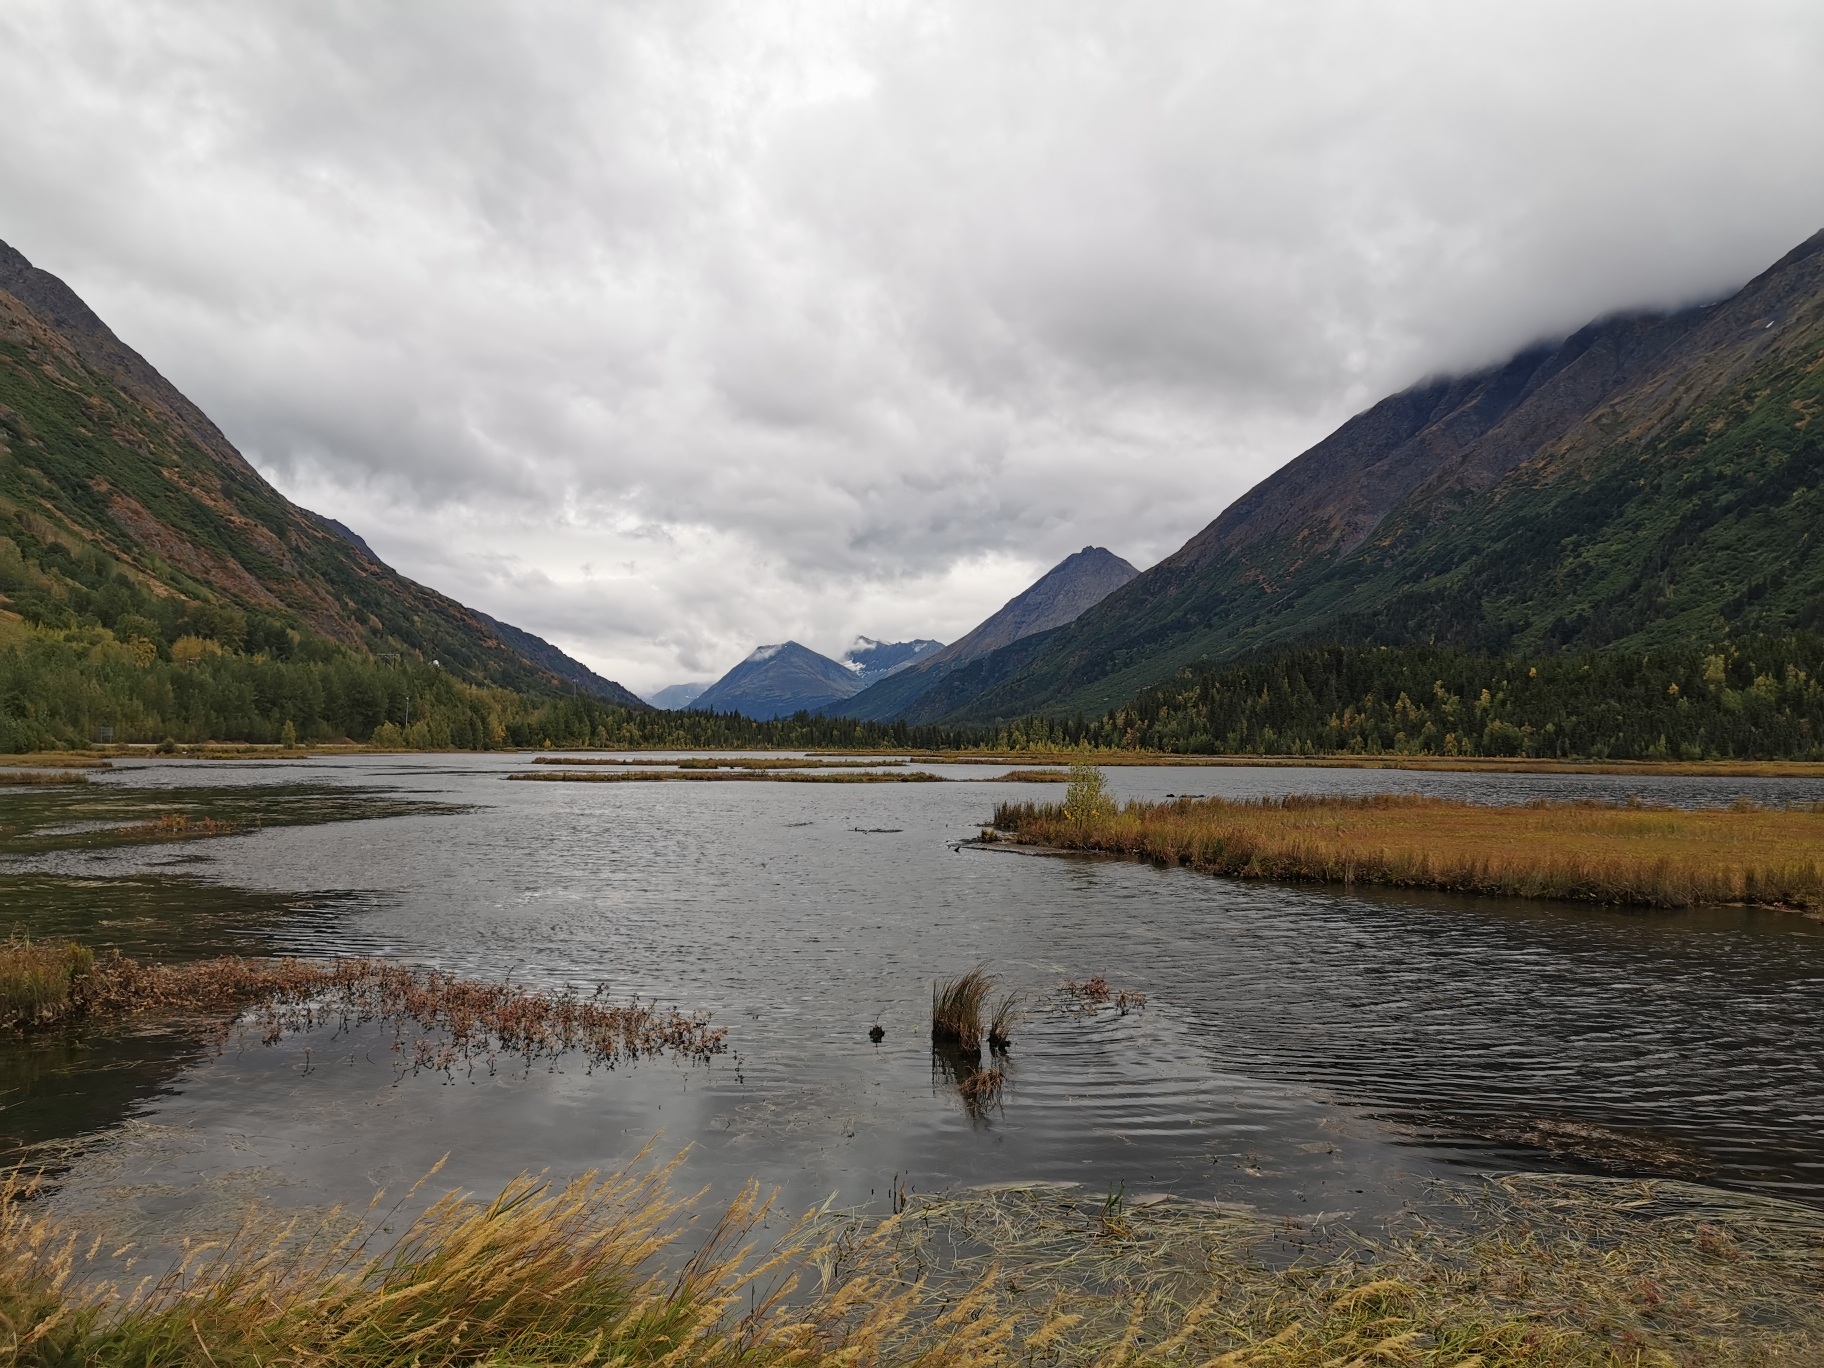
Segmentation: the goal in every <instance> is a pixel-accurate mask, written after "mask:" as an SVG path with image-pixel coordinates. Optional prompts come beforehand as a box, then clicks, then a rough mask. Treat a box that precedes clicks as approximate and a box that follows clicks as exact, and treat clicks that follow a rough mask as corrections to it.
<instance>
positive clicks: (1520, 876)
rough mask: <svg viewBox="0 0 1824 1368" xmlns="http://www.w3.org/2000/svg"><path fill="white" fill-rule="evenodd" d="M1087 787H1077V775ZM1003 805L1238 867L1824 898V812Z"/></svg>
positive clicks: (1359, 802) (1074, 833)
mask: <svg viewBox="0 0 1824 1368" xmlns="http://www.w3.org/2000/svg"><path fill="white" fill-rule="evenodd" d="M1072 787H1073V789H1074V788H1075V787H1076V785H1075V782H1074V781H1073V784H1072ZM1082 795H1083V800H1082V801H1081V802H1079V803H1078V804H1076V805H1075V806H1074V807H1073V806H1072V804H1071V801H1070V798H1069V797H1068V796H1067V797H1066V800H1065V802H1064V803H1062V804H1034V803H1002V804H1000V805H999V806H998V807H996V809H995V813H994V826H995V828H996V829H997V830H998V831H1000V832H1002V833H1005V834H1007V835H1009V836H1011V837H1012V838H1013V839H1014V840H1016V841H1019V842H1022V843H1026V844H1030V845H1048V846H1053V847H1057V848H1059V849H1064V850H1085V851H1104V852H1108V853H1111V854H1121V855H1129V856H1137V857H1140V858H1143V859H1149V860H1154V861H1157V862H1159V863H1162V864H1170V865H1185V866H1188V867H1190V868H1192V869H1199V870H1204V871H1206V872H1208V873H1212V874H1224V875H1230V876H1234V877H1239V878H1265V879H1288V880H1299V881H1316V882H1325V883H1342V884H1355V883H1366V884H1388V885H1392V886H1395V887H1403V888H1432V889H1441V890H1445V891H1449V892H1457V893H1478V894H1503V895H1514V896H1520V897H1532V898H1566V899H1575V900H1579V901H1587V902H1601V903H1622V904H1634V905H1638V906H1647V907H1691V906H1695V905H1699V904H1705V903H1751V904H1758V905H1763V906H1775V907H1790V908H1802V909H1815V908H1818V907H1820V906H1824V861H1821V860H1820V854H1819V853H1820V852H1821V851H1824V812H1820V811H1819V810H1818V807H1817V805H1815V804H1808V805H1804V806H1794V807H1787V808H1761V807H1757V806H1755V805H1754V804H1752V803H1739V802H1738V803H1737V804H1735V805H1734V806H1732V807H1728V808H1707V809H1700V810H1697V811H1687V810H1683V809H1679V808H1670V807H1653V806H1649V805H1646V804H1643V803H1641V802H1640V801H1639V800H1638V799H1635V800H1632V801H1631V802H1628V803H1596V802H1588V801H1580V802H1572V803H1551V802H1533V803H1527V804H1525V805H1521V806H1513V807H1495V806H1491V805H1485V804H1479V803H1462V802H1455V801H1451V800H1447V799H1443V798H1426V797H1419V796H1417V795H1394V794H1380V795H1375V796H1371V797H1342V796H1325V797H1287V798H1268V799H1255V800H1251V801H1248V802H1231V801H1228V800H1226V799H1221V798H1204V799H1189V798H1180V799H1178V800H1177V801H1175V802H1164V803H1149V802H1131V803H1128V804H1126V805H1125V806H1124V807H1121V808H1120V809H1118V810H1117V809H1116V808H1115V806H1114V804H1113V803H1107V804H1097V803H1095V802H1093V801H1092V799H1093V798H1096V797H1099V795H1094V794H1093V792H1092V789H1091V788H1090V787H1089V785H1088V784H1085V786H1084V788H1083V790H1082Z"/></svg>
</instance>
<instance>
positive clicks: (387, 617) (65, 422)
mask: <svg viewBox="0 0 1824 1368" xmlns="http://www.w3.org/2000/svg"><path fill="white" fill-rule="evenodd" d="M0 593H3V594H4V595H5V598H6V603H7V604H8V606H10V607H11V608H12V609H13V610H14V611H15V612H16V613H17V614H19V615H21V616H24V617H26V618H28V619H32V620H36V621H41V622H50V623H52V624H53V625H69V624H73V623H79V622H82V621H85V620H88V621H93V622H98V623H99V624H100V625H101V626H103V627H107V628H110V629H112V628H115V627H117V626H119V625H120V624H121V623H122V622H123V621H127V622H128V623H129V628H123V629H122V630H123V632H124V631H127V630H130V631H131V632H132V633H133V634H135V635H139V636H143V637H145V638H146V639H148V640H156V641H157V642H159V643H161V648H168V646H169V645H170V644H171V643H172V642H174V641H176V640H177V639H178V638H180V637H184V636H192V637H199V638H202V639H204V640H212V641H214V642H216V643H217V644H218V645H220V646H222V647H225V648H227V649H229V650H231V651H243V650H244V651H246V652H248V653H254V652H263V653H267V654H272V655H288V654H289V653H290V652H291V651H292V649H293V647H294V644H296V643H297V642H299V641H302V640H303V639H305V638H306V637H315V638H319V639H327V640H329V641H333V642H337V643H340V644H341V645H342V646H345V647H348V648H352V649H355V650H358V651H364V652H369V653H372V654H374V655H377V656H382V657H384V656H395V657H398V656H409V657H417V658H421V659H423V660H426V661H429V660H432V659H435V660H437V661H439V662H440V663H441V665H442V666H443V668H445V669H447V670H449V671H450V672H451V673H452V674H454V675H456V676H457V677H459V678H463V679H467V680H468V681H470V682H472V683H477V684H490V685H499V686H503V687H508V688H513V689H519V690H532V691H539V692H558V691H561V692H565V693H568V692H570V691H571V690H572V689H573V688H577V687H581V688H586V689H588V690H590V691H591V692H592V693H595V694H597V695H599V696H601V697H603V698H606V699H609V700H611V701H613V702H615V703H618V704H621V705H624V706H627V707H633V708H642V709H643V708H644V707H645V706H646V705H645V704H644V703H641V702H640V701H639V700H638V699H636V698H635V697H634V696H633V695H632V694H630V693H628V692H627V691H626V690H625V689H623V688H621V686H620V685H618V684H615V683H614V682H612V681H611V680H606V679H603V678H601V677H600V676H599V675H596V674H595V673H594V672H592V671H590V670H589V669H588V668H587V667H586V666H584V665H582V664H581V663H579V662H577V661H575V660H572V659H571V658H570V657H569V656H567V655H565V654H564V653H563V652H561V651H559V650H558V649H557V648H556V647H554V646H552V645H550V644H549V643H548V642H545V641H542V640H540V639H539V638H537V637H535V636H532V635H530V634H529V633H526V632H522V631H520V630H519V629H518V628H516V627H511V626H508V625H507V624H505V623H501V622H496V621H495V620H494V619H493V618H490V617H488V616H487V615H486V614H483V613H478V612H476V611H475V610H473V609H470V608H466V607H464V606H463V605H462V604H460V603H457V602H455V601H454V600H453V599H450V598H448V597H446V596H444V595H442V594H439V593H438V592H436V591H435V590H433V589H428V588H426V587H424V586H423V585H420V584H416V583H414V582H412V581H411V580H409V579H406V578H405V577H404V576H402V575H400V574H398V573H397V572H395V571H394V570H392V569H391V568H390V567H388V566H387V565H386V564H385V563H384V562H382V561H381V560H380V559H379V558H378V557H377V556H375V555H374V553H373V551H372V550H371V549H370V548H369V547H368V546H367V544H366V543H365V542H364V541H362V539H361V538H360V537H358V536H356V535H355V534H354V533H353V532H351V531H350V530H349V529H348V528H346V527H344V526H342V524H340V523H338V522H336V521H335V520H333V519H330V518H325V517H322V516H320V515H318V514H315V513H312V512H310V511H309V510H307V509H303V508H299V507H298V506H297V505H296V504H293V503H291V502H290V501H289V500H288V499H286V498H285V497H284V496H283V495H281V494H280V493H279V492H278V491H277V490H275V489H274V488H273V487H272V486H271V485H270V484H268V483H267V482H266V481H265V480H264V479H263V478H261V476H260V474H259V472H258V471H256V470H255V469H254V468H253V467H252V466H251V465H250V464H249V463H248V462H247V460H246V459H245V458H244V457H243V456H242V455H241V454H240V452H238V451H236V450H235V448H234V446H233V444H232V443H230V442H229V441H228V439H227V438H226V437H224V436H223V435H222V433H221V431H220V430H219V429H218V428H217V427H216V426H215V424H214V423H212V422H210V421H209V419H208V418H207V417H206V416H205V415H204V414H203V412H202V411H201V410H200V409H198V408H197V407H196V405H194V404H192V403H191V402H190V401H189V400H188V399H186V398H185V397H184V396H183V395H182V394H180V393H179V392H178V391H177V389H176V388H175V387H174V386H172V385H171V383H170V382H169V381H167V380H166V379H165V378H164V377H163V376H162V375H160V374H159V373H158V371H157V370H155V369H154V368H153V367H152V365H151V364H150V363H149V362H147V361H146V359H145V358H144V357H142V356H140V355H139V353H138V352H136V351H134V350H133V349H132V348H131V347H129V346H127V345H126V344H125V343H123V342H122V341H121V340H120V339H119V338H117V337H116V336H115V335H114V333H113V332H112V331H111V330H110V329H109V328H108V326H107V325H106V324H105V323H103V322H102V321H101V320H100V319H99V318H97V317H96V316H95V314H94V312H93V311H91V310H90V309H89V307H88V306H87V305H86V304H84V303H83V302H82V300H81V299H79V298H78V297H77V296H76V294H75V292H74V291H72V290H71V289H70V288H69V287H68V286H67V285H65V284H64V283H63V282H62V281H61V280H59V279H58V278H57V277H56V276H54V275H51V274H49V273H48V272H45V271H40V270H38V269H37V268H36V267H34V266H33V265H32V264H31V263H30V262H29V261H27V260H26V259H25V258H24V257H23V256H21V255H20V254H19V253H18V252H17V251H15V250H13V249H12V248H11V247H9V246H7V245H6V244H5V243H0ZM121 639H122V640H125V639H126V638H125V636H124V635H122V637H121Z"/></svg>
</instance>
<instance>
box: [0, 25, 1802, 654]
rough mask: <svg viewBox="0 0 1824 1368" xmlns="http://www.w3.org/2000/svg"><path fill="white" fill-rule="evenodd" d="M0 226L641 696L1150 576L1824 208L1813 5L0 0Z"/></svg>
mask: <svg viewBox="0 0 1824 1368" xmlns="http://www.w3.org/2000/svg"><path fill="white" fill-rule="evenodd" d="M0 128H3V129H4V133H3V134H0V238H4V239H5V240H7V241H8V242H10V243H12V244H13V245H14V246H15V247H17V248H18V249H19V250H21V251H22V252H24V253H25V254H26V255H27V256H28V257H30V258H31V259H32V260H33V261H34V262H36V263H37V264H38V265H40V266H43V267H45V268H46V269H47V270H51V271H54V272H55V273H57V274H58V275H60V276H62V277H64V279H66V280H68V281H69V282H70V284H71V285H72V286H74V287H75V288H76V290H77V291H78V292H79V293H81V294H82V295H83V296H84V297H85V298H86V299H87V300H88V301H89V302H90V303H91V304H92V305H93V306H94V307H95V308H96V309H97V310H98V312H100V313H101V315H102V316H103V317H104V318H106V319H107V320H108V321H109V322H110V323H111V324H112V325H113V326H114V328H115V330H116V331H117V332H119V333H120V334H121V335H122V337H123V338H125V339H126V340H127V341H128V342H129V343H131V344H132V345H133V346H135V347H137V348H138V349H139V350H141V351H142V352H144V353H145V354H146V355H147V356H148V357H149V358H150V359H151V360H152V361H153V363H154V364H155V365H157V366H158V367H159V368H160V369H161V370H162V371H164V373H165V374H166V375H167V376H169V377H170V378H171V379H172V380H173V381H174V382H175V383H176V384H177V385H178V386H179V387H180V388H181V389H183V390H184V391H185V392H186V393H188V394H189V395H190V396H191V397H192V398H194V399H195V400H197V401H198V402H199V403H200V404H201V405H202V406H203V408H204V409H205V410H206V411H208V412H209V413H210V414H211V415H212V416H213V417H214V418H215V419H216V420H217V421H218V422H219V423H220V424H221V426H222V427H223V428H224V429H225V430H226V432H227V433H228V435H229V436H230V438H232V439H233V440H234V441H235V442H236V443H237V444H238V445H239V446H240V447H241V449H242V450H243V451H244V452H246V453H247V455H248V456H249V457H250V458H251V459H252V460H253V461H254V463H255V464H256V465H258V466H259V467H260V469H261V470H262V471H264V472H265V473H266V474H267V475H268V476H269V477H270V478H271V479H272V480H273V482H274V483H275V484H277V485H278V486H279V488H280V489H282V490H284V491H285V493H286V494H288V495H290V496H291V497H292V498H293V499H295V500H297V501H298V502H300V503H303V504H305V505H306V506H308V507H311V508H314V509H317V510H319V511H321V512H323V513H327V514H330V515H332V516H334V517H337V518H340V519H342V520H343V521H344V522H346V523H348V524H349V525H350V526H351V527H353V528H355V529H356V530H357V531H359V532H361V533H362V534H363V535H364V536H365V537H366V538H367V539H368V541H369V542H370V543H371V544H372V545H373V546H374V547H375V549H376V550H377V551H378V552H379V553H380V554H381V555H382V556H384V557H385V558H386V559H387V560H388V561H390V562H391V563H392V564H393V565H395V566H396V567H398V568H399V569H400V570H401V571H403V572H404V573H406V574H408V575H410V576H412V577H413V578H415V579H418V580H421V581H423V582H424V583H427V584H430V585H433V586H435V587H436V588H438V589H441V590H444V591H445V592H447V593H450V594H452V595H454V596H455V597H457V598H459V599H462V600H463V601H464V602H467V603H470V604H473V605H475V606H477V607H480V608H483V609H485V610H486V611H488V612H490V613H493V614H495V615H496V616H499V617H502V618H505V619H507V620H508V621H511V622H514V623H517V624H519V625H521V626H523V627H525V628H527V629H528V630H531V631H534V632H537V633H539V634H540V635H542V636H546V637H548V638H550V639H551V640H553V641H555V642H557V643H558V644H559V645H561V646H563V647H564V648H565V649H566V650H568V651H570V652H572V653H573V654H575V655H576V656H578V657H580V658H581V659H583V660H585V661H587V662H588V663H589V664H591V665H592V666H594V667H595V668H597V669H598V670H600V671H602V672H603V673H604V674H607V675H609V676H611V677H613V678H617V679H619V680H621V681H623V682H624V683H626V684H628V685H630V686H632V687H634V688H637V689H642V690H648V689H651V688H655V687H657V686H658V685H661V684H665V683H670V682H673V681H677V680H685V679H707V678H713V677H714V676H716V675H718V674H720V673H721V672H722V671H723V670H725V669H727V668H728V667H729V666H730V665H732V664H733V663H735V662H736V661H737V660H739V659H740V658H741V657H742V656H743V655H745V654H746V653H747V652H748V651H749V650H750V649H752V647H753V646H755V645H756V644H758V643H761V642H775V641H781V640H784V639H786V638H788V637H790V638H796V639H797V640H799V641H801V642H803V643H804V644H806V645H808V646H811V647H813V648H815V649H819V650H823V651H826V652H831V653H835V652H839V651H840V650H841V649H843V647H844V646H845V645H846V644H847V643H848V641H849V639H850V638H852V637H853V636H854V635H855V634H857V633H866V634H868V635H870V636H874V637H880V638H884V639H888V640H894V639H900V638H905V637H911V636H934V637H937V638H940V639H942V640H946V641H948V640H951V639H954V638H955V637H956V636H958V635H960V634H961V633H962V632H964V631H966V630H967V629H968V628H969V627H971V626H973V625H974V624H975V623H976V622H977V621H979V620H980V619H981V618H983V617H985V616H986V615H987V614H988V613H990V612H992V611H993V610H994V609H995V608H997V607H999V606H1000V604H1001V603H1002V602H1003V601H1004V600H1006V599H1007V598H1008V597H1010V596H1011V595H1013V594H1014V593H1016V592H1018V591H1019V590H1020V589H1022V588H1024V587H1025V585H1026V584H1027V583H1029V582H1030V581H1031V580H1032V579H1033V578H1034V577H1036V576H1037V575H1038V574H1039V573H1041V572H1042V571H1043V570H1044V569H1046V568H1047V567H1049V566H1050V565H1052V564H1053V563H1055V562H1056V561H1058V560H1059V559H1061V558H1062V557H1063V556H1064V555H1066V554H1068V553H1069V552H1071V551H1074V550H1077V549H1078V548H1080V547H1082V546H1084V545H1087V544H1090V543H1095V544H1098V545H1104V546H1107V547H1109V548H1110V549H1112V550H1114V551H1115V552H1117V553H1118V554H1120V555H1123V556H1126V557H1127V558H1128V559H1129V560H1131V561H1133V562H1134V563H1135V564H1137V565H1140V566H1142V567H1144V566H1146V565H1149V564H1151V563H1152V562H1154V561H1156V560H1157V559H1159V558H1160V557H1161V556H1164V555H1166V554H1168V553H1169V552H1171V551H1172V550H1173V549H1175V548H1176V547H1177V546H1178V545H1179V544H1180V543H1182V542H1183V541H1184V540H1185V538H1187V537H1188V536H1190V535H1191V534H1192V533H1193V532H1195V531H1196V530H1197V529H1198V528H1200V527H1201V526H1203V525H1204V524H1205V523H1207V522H1208V521H1209V520H1210V519H1211V518H1213V517H1214V516H1215V515H1216V514H1217V513H1218V512H1220V511H1221V509H1222V508H1223V506H1224V505H1226V504H1227V503H1228V502H1229V501H1230V500H1231V499H1233V498H1234V497H1235V496H1237V495H1238V494H1240V493H1241V492H1243V491H1244V490H1245V489H1246V488H1248V487H1249V486H1250V485H1252V484H1254V483H1255V482H1256V481H1258V480H1259V479H1261V478H1262V477H1263V476H1265V475H1266V474H1268V473H1269V472H1271V471H1272V470H1273V469H1274V468H1275V467H1276V466H1278V465H1280V464H1283V463H1284V462H1285V461H1287V460H1289V459H1291V458H1292V457H1293V456H1295V455H1297V454H1298V452H1299V451H1301V450H1302V449H1304V448H1305V447H1306V446H1308V445H1309V444H1310V443H1311V442H1313V441H1315V440H1316V439H1317V438H1318V437H1320V436H1322V435H1323V434H1324V433H1325V432H1326V431H1328V430H1329V429H1330V428H1332V427H1334V426H1335V425H1336V424H1337V423H1338V422H1340V421H1341V420H1342V419H1344V418H1346V417H1347V416H1348V415H1349V414H1350V413H1352V412H1355V411H1357V410H1359V409H1361V408H1363V407H1365V406H1366V405H1368V404H1370V403H1372V402H1373V401H1374V400H1375V399H1377V398H1379V397H1381V396H1382V395H1383V394H1385V393H1388V392H1390V391H1392V390H1396V389H1399V388H1402V387H1404V386H1406V385H1408V384H1410V383H1412V382H1413V381H1415V380H1417V379H1419V378H1421V377H1422V376H1424V375H1426V374H1428V373H1432V372H1436V371H1439V370H1455V369H1464V368H1469V367H1473V366H1477V365H1481V364H1484V363H1487V362H1490V361H1493V360H1496V359H1498V358H1500V357H1502V356H1504V355H1506V354H1508V353H1510V352H1512V351H1513V350H1515V349H1516V348H1517V347H1519V346H1521V345H1523V344H1525V343H1526V342H1528V341H1530V340H1533V339H1535V338H1537V337H1539V336H1541V335H1546V334H1552V333H1563V332H1567V331H1569V330H1571V329H1572V328H1574V327H1576V326H1578V325H1580V324H1581V323H1583V322H1585V321H1587V320H1588V319H1589V318H1591V317H1592V316H1595V315H1599V314H1602V313H1604V312H1608V311H1612V310H1614V309H1617V308H1623V307H1631V306H1643V305H1672V304H1678V303H1683V302H1687V301H1692V300H1696V299H1701V298H1705V297H1711V296H1714V295H1716V294H1718V293H1720V292H1723V291H1725V290H1727V289H1729V288H1730V287H1732V286H1734V285H1737V284H1740V283H1741V282H1742V281H1744V280H1746V279H1747V278H1748V277H1749V276H1751V275H1753V274H1754V273H1756V272H1757V271H1759V270H1760V269H1761V268H1762V267H1764V266H1766V265H1767V264H1769V263H1770V262H1772V261H1773V260H1774V259H1775V258H1776V257H1777V256H1779V255H1780V254H1781V253H1782V252H1784V251H1785V250H1786V249H1787V248H1789V247H1791V246H1793V245H1794V244H1795V243H1797V242H1799V241H1800V240H1802V239H1803V238H1805V237H1807V236H1808V235H1810V234H1811V233H1812V232H1813V231H1815V230H1816V229H1818V228H1819V227H1824V5H1821V4H1819V3H1817V0H1794V2H1793V3H1773V2H1771V0H1731V2H1730V3H1727V4H1724V3H1720V2H1719V3H1710V4H1702V5H1696V4H1681V3H1677V0H1642V2H1641V3H1599V2H1597V0H1574V3H1552V2H1549V0H1526V3H1516V4H1509V5H1497V4H1465V3H1462V0H1438V2H1437V3H1411V4H1404V3H1380V4H1364V3H1335V4H1304V3H1298V2H1297V0H1264V2H1263V3H1257V4H1249V3H1231V4H1222V3H1211V2H1210V0H1204V2H1203V3H1146V2H1145V0H1125V3H1121V4H1109V3H1107V2H1106V0H1085V2H1084V3H1080V4H1072V3H1066V2H1064V0H1050V2H1049V3H1044V4H1023V3H982V0H966V2H964V3H944V0H919V3H915V4H914V3H906V4H870V3H861V2H859V0H842V2H841V3H830V4H823V5H819V4H815V3H804V2H803V0H799V2H797V3H790V4H771V3H765V2H764V0H731V2H730V3H726V4H717V3H694V2H693V0H663V3H660V2H658V0H655V2H654V3H650V4H644V3H630V4H620V5H606V4H602V3H598V2H596V0H590V2H589V3H577V4H568V3H514V4H500V5H476V4H462V3H452V0H436V2H435V3H428V2H427V3H423V4H403V3H401V4H373V3H367V2H365V0H349V2H348V3H340V4H338V3H326V2H325V0H298V2H297V3H291V4H283V3H247V2H246V0H221V2H220V3H209V2H208V0H186V3H182V4H165V3H157V2H156V0H120V2H119V3H86V2H85V0H0Z"/></svg>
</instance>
